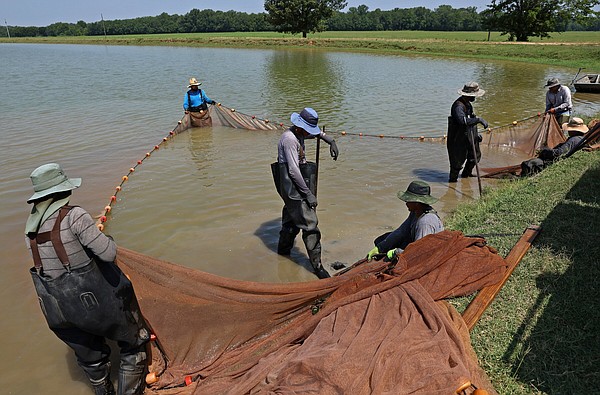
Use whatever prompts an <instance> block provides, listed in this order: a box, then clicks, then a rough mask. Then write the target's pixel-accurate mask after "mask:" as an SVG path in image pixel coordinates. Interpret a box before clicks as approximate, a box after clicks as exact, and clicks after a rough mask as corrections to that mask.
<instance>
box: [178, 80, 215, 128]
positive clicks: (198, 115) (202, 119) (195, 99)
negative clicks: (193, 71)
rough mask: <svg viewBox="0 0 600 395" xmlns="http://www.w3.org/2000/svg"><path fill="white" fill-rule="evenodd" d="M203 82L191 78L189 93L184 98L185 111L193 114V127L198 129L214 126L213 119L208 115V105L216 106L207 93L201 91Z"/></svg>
mask: <svg viewBox="0 0 600 395" xmlns="http://www.w3.org/2000/svg"><path fill="white" fill-rule="evenodd" d="M200 85H202V83H201V82H198V80H197V79H196V78H194V77H192V78H190V84H189V85H188V91H187V92H186V94H185V96H184V98H183V109H184V110H185V111H186V112H189V113H191V114H192V125H193V126H196V127H203V126H212V119H211V117H210V115H209V113H208V105H209V104H216V102H215V101H214V100H213V99H211V98H210V97H208V96H206V93H205V92H204V91H203V90H202V89H200Z"/></svg>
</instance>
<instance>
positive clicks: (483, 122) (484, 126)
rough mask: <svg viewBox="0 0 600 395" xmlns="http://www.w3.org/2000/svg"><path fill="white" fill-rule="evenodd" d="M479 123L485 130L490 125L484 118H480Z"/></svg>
mask: <svg viewBox="0 0 600 395" xmlns="http://www.w3.org/2000/svg"><path fill="white" fill-rule="evenodd" d="M478 120H479V123H480V124H481V126H483V128H484V129H487V128H488V127H489V126H490V125H488V123H487V121H486V120H485V119H483V118H479V119H478Z"/></svg>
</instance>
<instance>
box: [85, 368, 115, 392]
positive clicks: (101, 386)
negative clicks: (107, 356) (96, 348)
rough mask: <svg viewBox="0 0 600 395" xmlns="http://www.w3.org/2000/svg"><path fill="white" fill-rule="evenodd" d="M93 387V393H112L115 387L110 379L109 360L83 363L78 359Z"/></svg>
mask: <svg viewBox="0 0 600 395" xmlns="http://www.w3.org/2000/svg"><path fill="white" fill-rule="evenodd" d="M78 364H79V366H81V368H82V369H83V371H84V372H85V375H86V376H87V378H88V380H89V381H90V383H91V384H92V387H93V388H94V394H95V395H114V394H115V387H114V386H113V383H112V381H111V379H110V362H109V361H101V362H97V363H91V364H88V363H84V362H80V361H78Z"/></svg>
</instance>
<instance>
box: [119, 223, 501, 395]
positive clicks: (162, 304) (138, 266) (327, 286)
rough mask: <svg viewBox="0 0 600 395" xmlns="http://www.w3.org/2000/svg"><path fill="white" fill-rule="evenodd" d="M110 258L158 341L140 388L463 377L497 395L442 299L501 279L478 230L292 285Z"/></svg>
mask: <svg viewBox="0 0 600 395" xmlns="http://www.w3.org/2000/svg"><path fill="white" fill-rule="evenodd" d="M117 262H118V264H119V266H120V267H121V268H122V269H123V271H124V272H125V273H127V275H128V276H129V277H130V278H131V280H132V282H133V284H134V286H135V290H136V294H137V297H138V299H139V303H140V306H141V309H142V312H143V314H144V316H145V318H146V319H147V321H148V322H149V324H150V327H151V328H152V331H153V333H154V334H155V335H156V337H157V340H156V341H154V342H152V343H151V355H152V365H151V366H150V371H151V372H153V373H155V374H157V375H158V376H159V380H158V381H157V382H156V383H154V384H152V385H150V386H149V388H147V389H146V393H149V394H246V393H281V394H292V393H299V392H301V393H315V394H317V393H318V394H333V393H336V394H338V393H346V394H380V393H396V394H403V393H406V394H408V393H427V394H437V393H439V394H449V393H454V392H455V390H456V388H458V387H459V386H460V385H461V384H462V383H463V382H464V381H465V380H467V379H468V380H470V381H471V382H472V383H473V384H474V385H476V386H477V387H479V388H485V389H487V390H489V391H490V393H492V394H495V392H494V390H493V388H492V387H491V385H490V383H489V380H488V378H487V377H486V375H485V373H484V372H483V370H482V369H481V368H480V367H479V365H478V364H477V359H476V356H475V354H474V352H473V350H472V348H471V345H470V342H469V335H468V330H467V328H466V326H465V324H464V321H463V320H462V318H461V317H460V315H459V314H458V313H457V312H456V311H455V310H454V308H452V307H451V306H450V305H448V304H447V303H446V302H444V301H443V300H444V299H445V298H450V297H456V296H460V295H467V294H471V293H473V292H475V291H476V290H479V289H481V288H483V287H485V286H487V285H491V284H495V283H497V282H498V281H500V279H501V278H502V276H503V273H504V272H505V270H506V263H505V261H504V259H502V258H501V257H500V256H499V255H497V253H496V252H495V251H494V250H493V249H491V248H489V247H488V246H486V245H485V241H484V240H483V239H481V238H474V237H465V236H463V235H462V234H461V233H460V232H452V231H444V232H441V233H438V234H435V235H429V236H426V237H425V238H423V239H420V240H418V241H416V242H415V243H413V244H411V245H410V246H409V247H408V248H407V249H406V250H405V252H404V253H403V254H401V257H400V260H399V261H398V263H397V264H396V265H395V266H393V265H390V263H389V262H383V261H379V262H376V261H372V262H369V263H367V262H366V261H364V260H363V261H359V262H357V264H356V267H354V268H353V269H352V270H350V271H348V272H347V273H344V274H343V275H340V276H334V277H332V278H330V279H325V280H318V281H310V282H304V283H292V284H265V283H254V282H247V281H239V280H232V279H226V278H222V277H218V276H215V275H211V274H208V273H204V272H201V271H197V270H191V269H187V268H184V267H181V266H177V265H175V264H172V263H169V262H165V261H161V260H158V259H155V258H151V257H148V256H145V255H142V254H139V253H136V252H133V251H130V250H127V249H123V248H120V249H119V252H118V257H117ZM239 263H240V264H244V262H243V261H240V262H239Z"/></svg>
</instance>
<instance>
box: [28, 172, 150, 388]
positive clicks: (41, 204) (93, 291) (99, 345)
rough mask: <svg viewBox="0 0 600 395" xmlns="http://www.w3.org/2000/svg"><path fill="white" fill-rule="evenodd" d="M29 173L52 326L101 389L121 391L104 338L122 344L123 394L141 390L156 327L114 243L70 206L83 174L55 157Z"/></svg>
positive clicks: (33, 235) (34, 271)
mask: <svg viewBox="0 0 600 395" xmlns="http://www.w3.org/2000/svg"><path fill="white" fill-rule="evenodd" d="M30 177H31V181H32V183H33V189H34V191H35V193H34V194H33V196H31V197H30V198H29V200H28V201H27V203H32V204H33V208H32V210H31V214H29V218H28V219H27V224H26V227H25V234H26V242H27V246H28V248H29V249H30V251H31V255H32V257H33V262H34V266H33V267H32V268H31V269H30V274H31V276H32V278H33V283H34V286H35V290H36V292H37V295H38V299H39V302H40V305H41V308H42V312H43V313H44V316H45V317H46V321H47V323H48V326H49V327H50V329H51V330H52V331H53V332H54V334H56V336H58V338H59V339H60V340H62V341H63V342H65V343H66V344H67V346H69V347H70V348H72V349H73V351H74V352H75V356H76V357H77V364H78V365H79V366H80V367H81V368H82V369H83V371H84V372H85V374H86V376H87V377H88V379H89V381H90V383H91V384H92V387H93V388H94V392H95V394H96V395H104V394H115V390H114V387H113V383H112V381H111V378H110V360H109V356H110V348H109V346H108V345H107V344H106V339H110V340H114V341H116V342H117V343H118V345H119V347H120V356H121V358H120V359H121V360H120V367H119V380H118V382H119V385H118V394H119V395H125V394H128V395H129V394H131V395H133V394H141V393H143V391H144V378H145V374H146V358H147V357H146V343H147V342H148V340H149V338H150V333H149V331H148V329H147V326H146V324H145V322H144V320H143V318H142V315H141V313H140V309H139V306H138V303H137V300H136V297H135V294H134V291H133V287H132V285H131V282H130V281H129V280H128V279H127V277H126V276H125V275H124V274H123V272H122V271H121V270H120V269H119V268H118V267H117V265H116V264H115V263H114V261H115V258H116V254H117V246H116V244H115V242H114V241H113V240H112V239H111V238H110V237H108V236H106V235H104V234H103V233H102V232H100V230H99V229H98V228H97V227H96V225H95V223H94V220H93V219H92V217H91V216H90V214H88V213H87V212H86V211H85V210H84V209H82V208H81V207H78V206H70V205H69V199H70V197H71V191H72V190H73V189H75V188H78V187H79V186H80V185H81V179H80V178H67V176H66V175H65V173H64V172H63V170H62V168H61V167H60V166H59V165H58V164H56V163H49V164H46V165H43V166H40V167H38V168H37V169H35V170H34V171H33V173H31V176H30Z"/></svg>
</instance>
